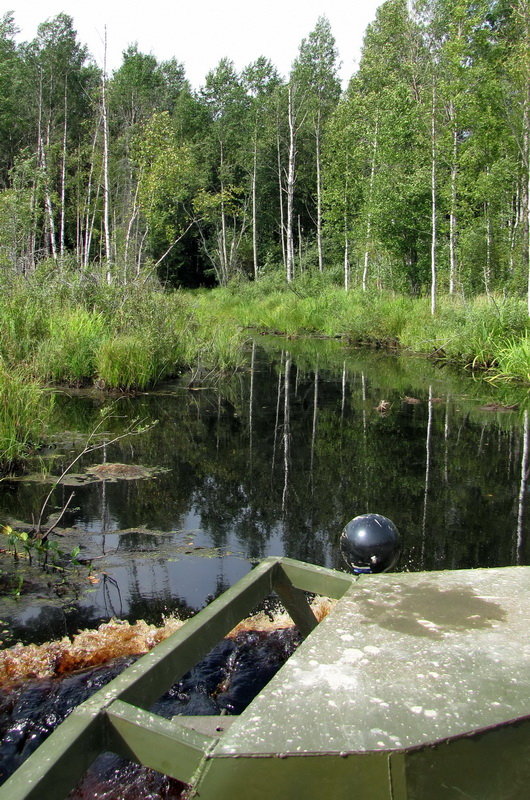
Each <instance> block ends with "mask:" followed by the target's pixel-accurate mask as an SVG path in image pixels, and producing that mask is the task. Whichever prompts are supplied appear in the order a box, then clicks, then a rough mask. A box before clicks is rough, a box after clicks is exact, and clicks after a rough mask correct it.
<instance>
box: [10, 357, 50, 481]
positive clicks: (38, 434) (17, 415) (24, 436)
mask: <svg viewBox="0 0 530 800" xmlns="http://www.w3.org/2000/svg"><path fill="white" fill-rule="evenodd" d="M52 405H53V398H52V396H51V395H50V394H49V393H47V392H45V391H44V390H43V389H42V387H41V386H39V385H38V384H36V383H34V382H33V381H30V380H28V379H27V376H26V375H24V374H23V373H22V372H20V371H14V370H13V369H12V368H10V369H9V370H8V369H7V368H6V365H5V363H4V362H3V361H2V360H1V359H0V474H1V473H3V472H7V471H9V470H10V469H13V468H14V467H16V466H17V465H20V464H21V463H22V462H23V460H24V458H25V457H26V456H28V455H29V453H30V452H31V451H32V450H33V449H34V448H35V447H36V446H37V445H39V444H40V443H41V441H42V438H43V435H44V433H45V431H46V427H47V424H48V422H49V418H50V413H51V408H52Z"/></svg>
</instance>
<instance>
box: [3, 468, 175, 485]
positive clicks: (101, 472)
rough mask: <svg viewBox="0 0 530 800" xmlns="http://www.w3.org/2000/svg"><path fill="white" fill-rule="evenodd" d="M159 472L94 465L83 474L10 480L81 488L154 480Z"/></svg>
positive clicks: (44, 473)
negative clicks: (94, 484) (97, 484)
mask: <svg viewBox="0 0 530 800" xmlns="http://www.w3.org/2000/svg"><path fill="white" fill-rule="evenodd" d="M161 472H165V470H164V469H163V468H162V467H144V466H143V465H141V464H107V463H105V464H96V465H94V466H92V467H88V468H87V469H86V471H85V472H67V473H66V475H63V476H62V477H60V476H59V475H51V474H50V473H46V472H33V473H31V474H29V475H19V476H17V477H13V478H10V480H13V481H17V482H19V483H56V484H57V485H59V484H60V485H63V486H82V485H85V484H88V483H100V482H101V481H110V482H111V483H115V482H116V481H138V480H145V479H146V478H154V477H155V476H156V475H159V474H160V473H161Z"/></svg>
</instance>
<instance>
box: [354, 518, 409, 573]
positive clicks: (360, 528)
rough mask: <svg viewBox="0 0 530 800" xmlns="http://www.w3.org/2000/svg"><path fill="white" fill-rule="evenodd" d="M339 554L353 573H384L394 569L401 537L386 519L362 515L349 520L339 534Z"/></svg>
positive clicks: (392, 524)
mask: <svg viewBox="0 0 530 800" xmlns="http://www.w3.org/2000/svg"><path fill="white" fill-rule="evenodd" d="M340 551H341V554H342V557H343V559H344V560H345V562H346V563H347V565H348V566H349V568H350V569H351V570H352V571H353V572H356V573H363V572H367V573H371V572H386V571H387V570H389V569H392V567H394V566H395V565H396V562H397V560H398V558H399V554H400V552H401V537H400V535H399V531H398V529H397V528H396V526H395V525H394V523H393V522H392V521H391V520H389V519H388V518H387V517H383V516H382V515H381V514H362V515H361V516H359V517H355V518H354V519H352V520H350V522H348V524H347V525H346V527H345V528H344V530H343V531H342V533H341V536H340Z"/></svg>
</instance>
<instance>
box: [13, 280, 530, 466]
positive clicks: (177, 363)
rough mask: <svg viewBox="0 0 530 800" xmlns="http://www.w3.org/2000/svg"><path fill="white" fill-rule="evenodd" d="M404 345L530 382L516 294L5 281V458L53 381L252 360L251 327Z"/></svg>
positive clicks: (22, 448) (39, 419) (41, 421)
mask: <svg viewBox="0 0 530 800" xmlns="http://www.w3.org/2000/svg"><path fill="white" fill-rule="evenodd" d="M247 329H253V330H256V331H259V332H274V333H281V334H282V335H286V336H290V337H294V336H301V335H312V336H315V335H316V336H327V337H337V338H340V339H341V340H343V341H345V342H348V343H364V344H370V345H377V346H386V347H388V346H392V347H400V348H405V349H408V350H411V351H414V352H419V353H425V354H430V355H433V356H435V357H436V358H439V359H446V360H448V361H453V362H457V363H459V364H462V365H465V366H468V367H473V368H480V369H483V370H488V371H489V372H488V375H490V376H491V377H493V378H494V379H497V380H502V379H505V380H512V379H518V380H523V381H526V382H530V323H529V319H528V316H527V313H526V305H525V303H524V302H523V301H521V300H518V299H513V298H511V299H504V298H485V297H479V298H475V299H473V300H471V301H469V302H464V301H462V300H457V299H452V298H446V299H444V300H440V302H439V307H438V312H437V314H436V315H435V316H432V315H431V313H430V307H429V301H428V299H422V298H420V299H414V298H411V297H405V296H398V295H380V294H373V295H367V294H362V293H356V292H349V293H346V292H344V291H343V290H342V289H341V288H339V287H337V286H334V285H332V284H330V283H329V282H327V281H326V280H325V279H323V278H322V277H321V276H320V275H317V276H313V277H304V278H303V279H302V280H299V281H297V282H295V283H294V284H292V285H290V286H286V285H285V283H284V282H283V281H282V280H280V279H279V278H277V277H273V278H270V279H265V280H262V281H259V282H257V283H239V284H237V285H233V286H230V287H228V288H224V289H215V290H212V291H195V292H181V291H175V292H164V291H162V290H161V289H160V287H158V286H157V285H152V286H144V285H142V286H135V285H132V286H128V287H126V288H123V287H109V286H106V285H98V284H94V283H83V281H82V280H81V279H80V278H79V277H75V276H74V278H70V279H69V281H68V283H66V282H65V281H64V280H62V279H61V280H57V279H53V278H50V276H49V275H48V276H47V278H46V280H41V281H38V280H36V279H32V280H31V281H27V280H22V279H18V280H12V281H10V282H9V283H7V282H5V283H4V284H3V285H2V286H0V398H1V405H0V463H1V464H2V469H4V470H5V469H6V468H7V467H9V466H12V465H13V464H16V463H17V462H18V461H20V460H21V459H23V457H24V454H25V453H27V451H28V449H30V448H31V446H32V444H33V443H34V442H36V441H38V440H39V437H40V432H41V431H42V426H43V425H45V424H46V414H47V411H46V409H47V408H48V405H49V401H48V400H46V401H45V400H44V397H45V396H44V394H43V391H44V389H43V387H45V386H46V385H47V384H49V383H54V384H56V383H68V384H73V385H89V384H95V385H97V386H99V387H101V388H108V389H114V390H125V391H128V390H134V389H146V388H148V387H149V386H153V385H155V384H156V383H157V382H159V381H161V380H163V379H165V378H169V377H172V376H175V375H177V374H179V372H181V371H183V370H189V369H191V370H193V371H195V372H196V373H197V374H198V375H204V374H205V373H206V372H211V371H225V370H230V369H235V368H237V367H238V366H240V365H241V364H243V363H244V352H243V344H244V342H245V341H246V339H247V334H246V330H247Z"/></svg>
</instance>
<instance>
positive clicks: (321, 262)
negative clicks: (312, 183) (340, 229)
mask: <svg viewBox="0 0 530 800" xmlns="http://www.w3.org/2000/svg"><path fill="white" fill-rule="evenodd" d="M320 127H321V126H320V109H319V111H318V117H317V124H316V128H315V139H316V159H317V249H318V269H319V271H320V272H323V271H324V256H323V248H322V169H321V163H320V149H321V148H320V144H321V143H320V139H321V130H320Z"/></svg>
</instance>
